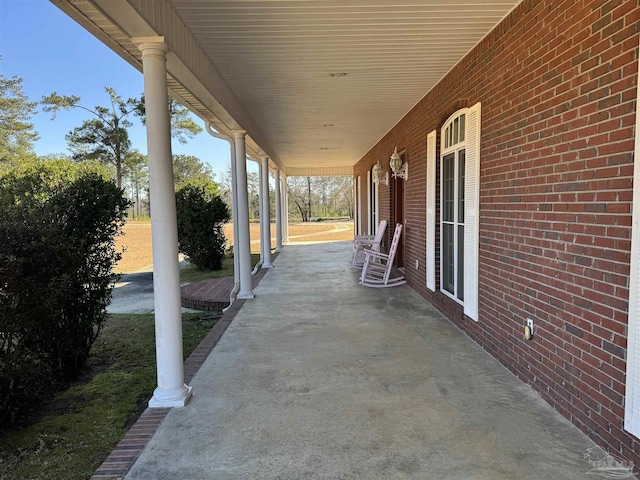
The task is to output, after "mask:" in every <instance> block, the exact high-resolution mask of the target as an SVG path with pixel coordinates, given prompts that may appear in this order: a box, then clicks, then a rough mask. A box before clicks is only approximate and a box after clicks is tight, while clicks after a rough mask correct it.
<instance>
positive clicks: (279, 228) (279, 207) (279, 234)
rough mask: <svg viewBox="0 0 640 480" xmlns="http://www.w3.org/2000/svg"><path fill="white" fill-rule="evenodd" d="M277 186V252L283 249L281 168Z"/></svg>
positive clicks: (276, 176)
mask: <svg viewBox="0 0 640 480" xmlns="http://www.w3.org/2000/svg"><path fill="white" fill-rule="evenodd" d="M275 187H276V199H275V202H276V252H281V251H282V196H281V195H280V170H276V174H275Z"/></svg>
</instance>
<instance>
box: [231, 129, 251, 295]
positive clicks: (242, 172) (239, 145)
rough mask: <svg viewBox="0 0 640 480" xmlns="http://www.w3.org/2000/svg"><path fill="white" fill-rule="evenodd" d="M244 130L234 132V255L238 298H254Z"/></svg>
mask: <svg viewBox="0 0 640 480" xmlns="http://www.w3.org/2000/svg"><path fill="white" fill-rule="evenodd" d="M246 133H247V132H245V131H244V130H234V132H233V139H234V141H235V146H236V158H235V161H236V183H235V184H234V186H233V187H234V188H235V189H236V191H237V194H236V199H237V200H238V209H237V213H238V217H237V218H234V219H233V221H234V222H237V223H238V238H237V241H236V242H235V244H236V248H235V249H234V254H235V255H238V260H239V261H240V291H239V292H238V298H254V294H253V289H252V287H251V237H250V234H249V194H248V192H247V153H246V145H245V135H246Z"/></svg>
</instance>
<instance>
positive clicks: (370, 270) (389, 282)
mask: <svg viewBox="0 0 640 480" xmlns="http://www.w3.org/2000/svg"><path fill="white" fill-rule="evenodd" d="M400 235H402V224H401V223H399V224H397V225H396V230H395V232H394V233H393V240H392V241H391V248H390V249H389V253H388V254H386V253H382V252H379V251H374V250H366V251H365V252H364V254H365V259H364V266H363V267H362V275H360V285H364V286H365V287H373V288H385V287H395V286H396V285H402V284H403V283H407V281H406V280H405V278H404V276H402V275H400V276H397V275H396V276H393V277H392V276H391V273H392V270H393V259H394V258H395V256H396V250H397V249H398V243H399V242H400Z"/></svg>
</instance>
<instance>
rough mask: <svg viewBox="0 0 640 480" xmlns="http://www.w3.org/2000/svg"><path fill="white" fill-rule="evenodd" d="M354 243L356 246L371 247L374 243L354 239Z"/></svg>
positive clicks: (372, 241)
mask: <svg viewBox="0 0 640 480" xmlns="http://www.w3.org/2000/svg"><path fill="white" fill-rule="evenodd" d="M354 243H355V245H356V246H359V245H373V244H374V243H376V242H375V241H374V239H371V240H368V239H356V240H354Z"/></svg>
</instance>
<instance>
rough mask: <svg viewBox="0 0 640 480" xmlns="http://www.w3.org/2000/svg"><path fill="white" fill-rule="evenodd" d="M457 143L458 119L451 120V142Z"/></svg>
mask: <svg viewBox="0 0 640 480" xmlns="http://www.w3.org/2000/svg"><path fill="white" fill-rule="evenodd" d="M456 143H458V119H457V118H456V119H455V120H454V121H453V144H454V145H455V144H456Z"/></svg>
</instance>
